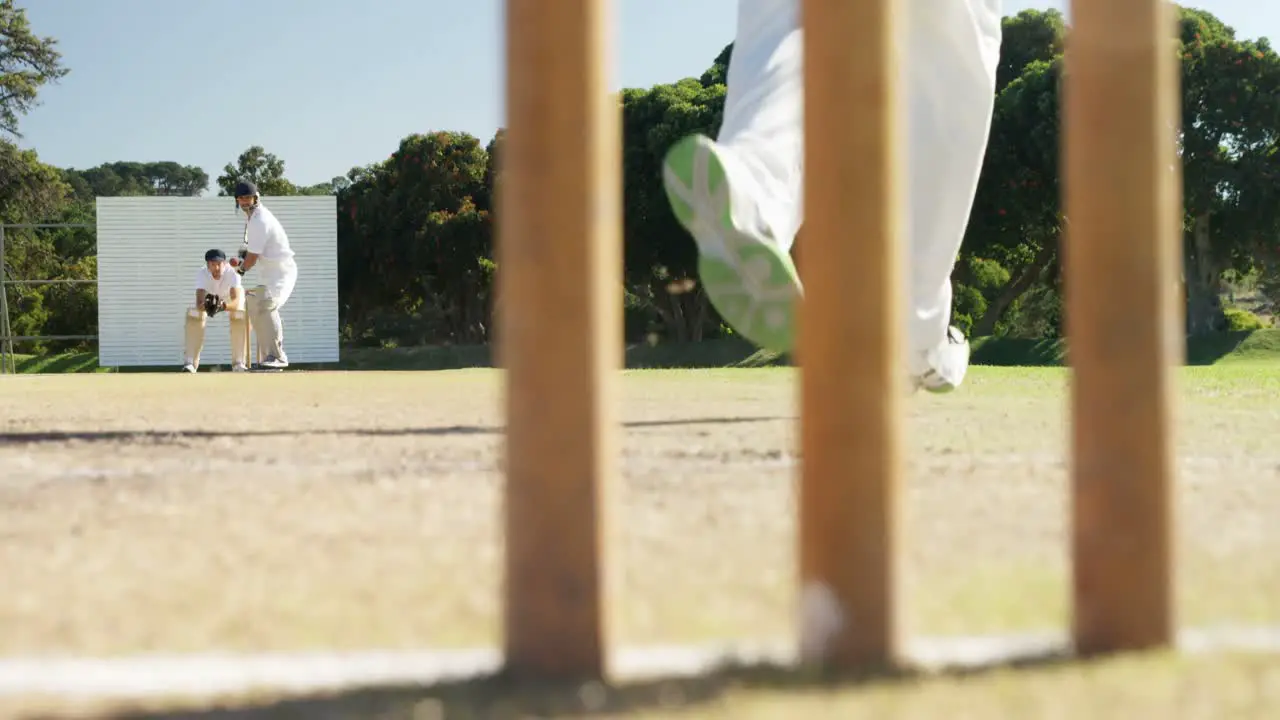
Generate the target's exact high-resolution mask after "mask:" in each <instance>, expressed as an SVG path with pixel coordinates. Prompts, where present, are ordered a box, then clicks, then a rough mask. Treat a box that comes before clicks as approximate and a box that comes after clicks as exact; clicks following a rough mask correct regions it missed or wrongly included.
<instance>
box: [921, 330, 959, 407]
mask: <svg viewBox="0 0 1280 720" xmlns="http://www.w3.org/2000/svg"><path fill="white" fill-rule="evenodd" d="M925 364H926V365H927V366H928V367H929V369H928V370H926V371H925V372H924V374H922V375H919V376H917V377H915V378H913V379H912V380H913V386H914V389H916V390H918V389H920V388H924V389H925V390H927V391H928V392H931V393H949V392H951V391H952V390H955V389H956V388H958V387H960V384H961V383H963V382H964V376H965V374H966V373H967V372H968V371H969V341H968V340H966V339H965V337H964V333H962V332H960V330H959V329H958V328H955V327H949V328H947V339H946V340H944V341H943V342H942V343H940V344H939V345H938V346H937V347H935V348H934V349H932V350H930V351H929V352H927V353H925Z"/></svg>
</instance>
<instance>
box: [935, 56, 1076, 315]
mask: <svg viewBox="0 0 1280 720" xmlns="http://www.w3.org/2000/svg"><path fill="white" fill-rule="evenodd" d="M1061 71H1062V57H1061V56H1058V57H1057V58H1056V59H1055V60H1053V61H1052V62H1046V61H1043V60H1035V61H1033V62H1031V63H1030V64H1029V65H1028V66H1027V67H1026V68H1025V69H1024V70H1023V72H1022V75H1021V76H1019V77H1018V78H1017V79H1016V80H1014V81H1012V82H1010V83H1009V84H1008V85H1007V86H1005V88H1004V89H1003V90H1002V91H1001V92H1000V94H999V95H998V96H997V97H996V101H995V108H994V111H993V117H992V123H991V125H992V128H991V139H990V141H989V144H988V149H987V155H986V158H985V160H984V162H983V168H982V175H981V176H980V179H979V181H978V192H977V195H976V197H975V198H974V205H973V211H972V212H971V213H970V222H969V226H968V228H967V230H966V234H965V243H964V246H963V248H964V253H963V255H964V257H965V258H967V259H969V260H970V261H973V260H977V259H981V260H984V261H994V262H995V263H997V264H998V265H999V266H1000V267H1002V268H1005V269H1006V271H1007V277H1008V280H1007V282H1005V283H1003V284H1002V285H1000V286H999V287H991V286H990V285H987V286H984V287H983V288H982V290H984V291H985V292H984V293H983V295H984V298H985V300H986V303H985V304H986V307H985V310H984V311H983V312H982V313H981V315H980V316H977V317H974V318H973V320H974V325H973V327H972V328H971V329H970V334H972V335H976V336H981V335H990V334H992V333H993V332H995V330H996V326H997V324H998V323H999V322H1000V321H1001V320H1002V319H1003V318H1004V317H1005V313H1006V312H1007V311H1008V310H1009V309H1010V307H1011V306H1013V304H1014V303H1015V302H1016V301H1017V300H1018V299H1019V298H1021V297H1022V296H1023V295H1024V294H1025V293H1026V292H1027V291H1029V290H1031V289H1032V287H1033V286H1034V285H1035V284H1036V283H1037V282H1038V281H1040V280H1041V279H1042V277H1043V276H1044V274H1045V271H1046V270H1048V269H1049V268H1050V266H1051V265H1052V264H1054V263H1055V261H1056V259H1057V250H1058V243H1059V241H1060V238H1061V228H1062V221H1061V208H1060V198H1059V193H1060V188H1059V183H1058V180H1059V170H1058V156H1059V112H1058V105H1059V94H1058V89H1059V85H1060V82H1061ZM961 267H962V268H964V267H965V266H964V265H961ZM959 275H960V278H961V279H962V280H964V281H972V280H977V279H979V278H980V277H981V275H980V274H979V275H974V274H971V273H970V274H966V273H959ZM988 277H990V276H988ZM957 295H958V296H959V295H960V294H959V293H957Z"/></svg>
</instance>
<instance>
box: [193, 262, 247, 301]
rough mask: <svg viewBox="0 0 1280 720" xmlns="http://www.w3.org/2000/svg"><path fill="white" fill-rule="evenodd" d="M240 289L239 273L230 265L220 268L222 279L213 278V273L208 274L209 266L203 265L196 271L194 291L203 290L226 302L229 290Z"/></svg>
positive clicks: (229, 293)
mask: <svg viewBox="0 0 1280 720" xmlns="http://www.w3.org/2000/svg"><path fill="white" fill-rule="evenodd" d="M238 287H241V283H240V273H237V272H236V271H235V270H233V269H232V268H231V266H230V265H224V266H223V268H222V277H218V278H215V277H214V276H213V273H211V272H209V266H208V265H205V266H203V267H201V268H200V269H199V270H198V271H196V288H195V289H196V290H204V291H205V292H207V293H209V294H211V295H217V296H218V297H220V298H222V299H223V300H226V299H227V298H228V297H230V295H231V288H238Z"/></svg>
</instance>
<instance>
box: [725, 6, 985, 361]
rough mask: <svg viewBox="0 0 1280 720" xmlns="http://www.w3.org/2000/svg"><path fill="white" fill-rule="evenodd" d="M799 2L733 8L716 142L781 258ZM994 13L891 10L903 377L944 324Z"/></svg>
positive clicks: (798, 153)
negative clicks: (896, 58)
mask: <svg viewBox="0 0 1280 720" xmlns="http://www.w3.org/2000/svg"><path fill="white" fill-rule="evenodd" d="M799 1H800V0H739V2H738V28H737V37H736V38H735V40H734V48H733V54H732V57H731V58H730V61H729V75H728V92H727V95H726V98H725V109H724V122H723V124H722V126H721V128H720V133H719V137H718V138H717V142H719V143H720V144H722V145H725V146H727V147H729V148H732V149H733V152H734V154H735V155H736V156H737V157H739V158H741V159H742V160H743V161H744V164H745V165H746V166H747V167H748V168H749V169H750V171H751V172H752V175H753V177H754V178H755V180H756V182H757V183H759V185H760V189H761V192H760V193H759V199H760V202H761V207H760V210H761V213H762V216H763V217H764V218H765V219H766V220H767V221H768V222H769V223H770V225H771V226H772V229H773V231H774V234H775V237H777V238H778V241H779V242H780V243H781V244H782V245H783V249H784V250H790V248H791V244H792V242H793V241H794V239H795V235H796V231H797V230H798V229H799V227H800V224H801V222H802V219H803V204H804V203H803V192H802V180H803V174H804V171H803V147H804V146H803V111H804V107H803V96H804V87H803V79H802V77H801V71H802V60H803V57H802V46H801V43H802V34H801V30H800V27H799V12H800V6H799ZM848 1H849V2H854V1H856V0H848ZM1000 5H1001V0H905V3H904V7H903V10H904V17H903V20H904V21H905V27H904V28H903V37H904V42H905V46H904V47H903V48H902V52H901V57H902V59H903V61H904V66H903V67H902V75H901V82H902V83H904V85H902V86H901V87H903V93H902V97H903V99H904V102H905V103H906V105H905V107H904V112H905V115H904V117H906V118H907V121H908V123H909V126H910V127H909V128H908V130H907V133H906V135H907V139H908V146H907V147H905V148H903V151H904V153H905V155H904V159H905V160H906V162H907V166H908V167H907V178H906V180H907V184H906V187H905V188H904V190H905V192H906V195H907V196H906V198H905V201H906V205H907V217H905V218H903V220H904V223H905V225H904V230H905V231H906V235H907V237H908V238H909V239H910V243H911V245H910V252H909V253H908V255H907V257H906V262H907V264H908V275H907V277H908V278H909V280H908V287H909V292H910V297H909V300H908V309H909V318H910V319H909V321H908V324H909V327H908V331H907V340H908V343H909V349H910V350H911V351H912V352H911V355H912V364H913V367H912V368H911V370H912V371H913V372H922V371H923V370H925V369H926V368H923V367H914V365H915V364H916V363H918V362H922V360H921V359H920V357H919V356H922V355H923V353H924V352H925V351H928V350H930V349H932V348H934V347H936V346H938V345H939V344H940V343H942V342H944V340H945V338H946V333H947V327H948V324H949V323H950V318H951V271H952V269H953V268H954V267H955V263H956V258H957V256H958V255H959V252H960V243H961V241H962V240H963V238H964V232H965V227H966V226H967V225H968V222H969V212H970V208H971V206H972V204H973V198H974V195H975V193H976V192H977V185H978V176H979V174H980V172H981V170H982V160H983V157H984V155H985V154H986V149H987V138H988V135H989V133H990V129H991V113H992V105H993V103H994V101H995V81H996V65H997V64H998V63H999V59H1000V40H1001V32H1000V13H1001V9H1000ZM857 41H858V38H856V37H851V38H849V42H857ZM813 140H814V141H816V142H819V143H821V142H822V138H814V139H813ZM801 280H803V278H801Z"/></svg>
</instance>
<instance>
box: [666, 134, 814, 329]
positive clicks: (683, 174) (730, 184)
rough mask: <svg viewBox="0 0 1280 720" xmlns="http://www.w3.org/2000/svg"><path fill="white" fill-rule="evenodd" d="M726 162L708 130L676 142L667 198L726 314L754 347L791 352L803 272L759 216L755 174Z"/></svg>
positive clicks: (670, 154)
mask: <svg viewBox="0 0 1280 720" xmlns="http://www.w3.org/2000/svg"><path fill="white" fill-rule="evenodd" d="M727 159H728V160H730V161H731V162H732V160H733V158H727ZM725 160H726V155H725V149H724V148H723V147H721V146H719V145H717V144H716V142H715V141H714V140H712V139H711V138H708V137H706V136H704V135H690V136H688V137H686V138H684V139H682V140H680V141H679V142H677V143H676V144H675V145H673V146H672V147H671V149H670V150H669V151H667V154H666V157H665V158H664V159H663V164H662V182H663V187H664V188H665V189H666V193H667V200H668V202H670V203H671V210H672V212H673V213H674V214H675V216H676V219H677V220H679V221H680V224H681V225H683V226H684V228H685V229H686V230H687V231H688V232H689V234H690V235H692V236H693V239H694V241H695V242H696V243H697V244H698V255H699V257H698V276H699V278H700V280H701V282H702V287H703V290H704V291H705V292H706V293H707V298H708V299H709V300H711V303H712V304H713V305H714V306H715V308H716V310H717V311H718V312H719V313H720V317H722V318H723V319H724V321H725V322H726V323H728V324H729V325H730V326H732V327H733V329H734V330H736V331H737V332H739V333H741V334H742V335H743V336H744V337H746V338H747V339H748V340H750V341H751V342H753V343H755V344H756V345H759V346H760V347H763V348H767V349H769V350H774V351H777V352H790V351H791V349H792V347H793V346H794V344H795V315H796V305H797V301H798V300H799V299H800V295H801V292H802V290H801V284H800V278H799V275H798V274H797V273H796V268H795V265H794V263H793V262H792V261H791V256H790V255H789V254H788V253H787V252H785V251H783V250H782V249H781V248H780V247H779V246H778V244H777V242H775V240H774V238H773V236H772V232H771V231H770V229H769V227H768V225H767V223H766V222H765V221H764V219H763V218H761V217H760V215H759V210H758V206H757V205H756V204H755V200H754V199H753V192H754V187H753V186H752V185H751V182H752V181H751V178H750V177H749V176H746V175H745V174H743V173H738V174H733V173H731V172H730V171H729V169H728V168H726V165H725ZM731 167H734V168H736V167H737V166H731Z"/></svg>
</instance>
